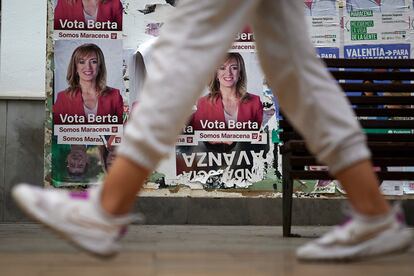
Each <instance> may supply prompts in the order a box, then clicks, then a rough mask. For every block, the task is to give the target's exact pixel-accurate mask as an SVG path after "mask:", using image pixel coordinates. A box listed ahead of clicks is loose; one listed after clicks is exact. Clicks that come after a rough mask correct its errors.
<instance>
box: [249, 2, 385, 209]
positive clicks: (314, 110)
mask: <svg viewBox="0 0 414 276" xmlns="http://www.w3.org/2000/svg"><path fill="white" fill-rule="evenodd" d="M298 2H300V1H288V0H287V1H286V0H280V1H276V2H273V1H269V2H266V1H264V2H263V3H262V5H260V7H259V12H258V14H261V15H260V16H257V17H255V26H254V27H255V28H254V31H255V35H256V39H257V44H258V45H257V47H258V52H259V56H260V61H261V64H262V66H263V69H264V71H265V75H266V78H267V80H268V82H269V84H270V86H271V87H272V89H273V91H274V92H275V93H276V94H277V97H278V100H279V102H280V105H281V108H282V110H283V111H284V113H285V114H286V116H287V117H288V118H289V120H290V122H291V123H292V124H293V125H294V126H295V128H296V129H297V130H298V131H299V132H300V133H301V134H302V135H303V137H304V138H305V140H306V142H307V145H308V147H309V149H310V150H311V152H312V153H313V154H315V156H316V157H317V158H318V160H319V161H321V162H322V163H324V164H327V165H328V166H329V168H330V171H331V173H332V174H333V175H335V176H336V177H337V178H338V180H339V181H341V184H342V185H343V186H344V189H345V190H346V191H347V193H348V197H349V199H350V201H351V204H352V205H353V206H354V208H355V209H356V210H357V211H359V212H361V213H363V214H381V213H386V212H387V211H388V210H389V205H388V203H387V202H386V201H385V199H384V197H383V196H382V195H381V194H380V192H379V189H378V180H377V178H376V176H375V174H374V170H373V168H372V167H371V165H370V162H369V158H370V153H369V151H368V149H367V147H366V145H365V136H364V134H363V133H362V130H361V128H360V126H359V124H358V122H357V120H356V118H355V116H354V114H353V112H352V109H351V107H350V105H349V104H348V102H347V100H346V97H345V95H344V94H343V93H342V92H341V90H340V88H339V86H338V85H337V84H336V83H335V82H334V81H333V80H332V78H331V77H330V75H329V73H328V72H327V70H326V68H325V67H324V66H323V65H322V63H321V62H320V60H319V59H318V58H317V57H316V54H315V52H314V48H313V45H312V43H311V41H310V39H309V37H308V34H307V32H306V28H304V26H306V22H305V19H304V16H303V4H302V3H298ZM287 30H288V32H287ZM356 173H358V174H356ZM356 175H359V177H355V176H356Z"/></svg>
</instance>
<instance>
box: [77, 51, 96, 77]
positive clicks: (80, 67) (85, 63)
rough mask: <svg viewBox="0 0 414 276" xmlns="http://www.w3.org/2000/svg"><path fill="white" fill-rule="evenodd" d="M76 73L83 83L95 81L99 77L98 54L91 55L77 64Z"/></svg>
mask: <svg viewBox="0 0 414 276" xmlns="http://www.w3.org/2000/svg"><path fill="white" fill-rule="evenodd" d="M76 72H77V73H78V76H79V79H80V80H82V81H95V80H96V76H97V75H98V57H97V55H96V53H89V54H87V55H86V56H84V57H81V58H80V59H79V61H78V62H77V63H76Z"/></svg>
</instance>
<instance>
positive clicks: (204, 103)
mask: <svg viewBox="0 0 414 276" xmlns="http://www.w3.org/2000/svg"><path fill="white" fill-rule="evenodd" d="M202 121H204V122H206V121H209V122H225V117H224V106H223V102H222V100H221V97H217V99H215V100H214V101H211V99H210V98H209V97H208V95H207V96H204V97H202V98H200V99H199V100H198V102H197V111H196V112H194V114H193V116H192V118H191V122H190V124H191V125H192V126H193V128H194V130H221V129H220V128H214V129H212V128H203V126H202ZM249 121H250V122H256V123H257V126H258V127H257V128H248V127H244V128H243V129H232V130H259V129H260V127H261V125H262V121H263V105H262V103H261V101H260V97H259V96H257V95H253V94H250V93H248V98H247V100H246V101H245V102H242V103H240V105H239V110H238V113H237V122H249ZM226 129H228V128H227V127H226Z"/></svg>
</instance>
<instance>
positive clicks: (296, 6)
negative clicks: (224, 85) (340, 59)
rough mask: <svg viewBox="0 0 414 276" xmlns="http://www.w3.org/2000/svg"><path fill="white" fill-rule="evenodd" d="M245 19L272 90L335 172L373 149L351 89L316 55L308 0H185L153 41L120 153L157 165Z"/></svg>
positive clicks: (323, 161)
mask: <svg viewBox="0 0 414 276" xmlns="http://www.w3.org/2000/svg"><path fill="white" fill-rule="evenodd" d="M247 22H249V23H250V24H251V25H252V27H253V30H254V34H255V39H256V45H257V49H258V54H259V58H260V62H261V65H262V68H263V70H264V72H265V75H266V79H267V81H268V83H269V85H270V87H271V88H272V91H274V92H275V93H276V94H277V97H278V100H279V103H280V106H281V108H282V110H283V111H284V113H285V115H286V116H287V117H288V119H289V120H290V122H291V123H292V124H293V125H294V126H295V128H296V129H297V130H298V131H299V132H300V133H301V135H303V137H304V138H305V140H306V142H307V145H308V148H309V150H310V151H311V152H312V153H313V154H315V156H316V157H317V159H318V160H319V161H320V162H322V163H324V164H326V165H328V166H329V168H330V171H331V173H333V174H335V173H337V172H338V171H340V170H342V169H345V168H347V167H348V166H350V165H352V164H354V163H355V162H358V161H361V160H365V159H368V158H369V157H370V152H369V150H368V148H367V146H366V143H365V140H366V138H365V135H364V134H363V133H362V131H361V128H360V126H359V124H358V122H357V120H356V119H355V116H354V114H353V112H352V109H351V107H350V105H349V103H348V102H347V99H346V97H345V95H344V94H343V93H342V92H341V90H340V88H339V86H338V85H337V84H336V83H335V81H334V80H332V79H331V77H330V75H329V74H328V72H327V71H326V69H325V67H324V66H323V65H322V63H321V62H320V61H319V59H318V58H317V57H316V55H315V52H314V48H313V45H312V44H311V41H310V39H309V37H308V33H307V30H306V29H307V27H306V22H305V18H304V7H303V0H226V1H223V0H204V1H202V0H181V1H180V2H179V5H178V7H177V10H176V11H175V14H174V15H173V16H172V17H171V19H170V21H169V22H167V23H166V24H165V25H164V26H163V29H162V31H161V35H160V37H159V39H158V41H157V42H156V43H155V46H154V50H153V55H152V60H151V63H150V65H149V67H148V68H147V69H148V74H147V76H148V77H147V80H146V82H145V84H144V88H143V92H142V95H141V100H140V102H139V104H138V106H137V108H136V109H135V110H134V111H133V113H132V116H131V119H130V122H129V123H128V124H127V126H126V128H125V133H124V140H123V143H122V144H121V146H120V148H119V151H118V153H119V155H121V156H124V157H126V158H128V159H130V160H132V161H134V162H136V163H137V164H139V165H141V166H144V167H146V168H148V169H154V168H155V166H156V165H157V163H158V162H159V161H160V160H161V158H163V157H164V156H165V155H167V154H168V153H169V152H170V149H171V147H172V146H173V145H174V143H175V141H176V138H177V135H179V133H180V131H181V129H182V127H183V126H184V125H185V123H186V121H187V119H188V117H189V115H190V113H191V108H192V106H193V105H194V103H195V102H196V100H197V99H198V98H199V96H200V94H201V92H202V90H203V88H204V87H205V85H206V84H207V82H208V80H209V79H210V77H211V76H212V74H213V72H214V70H215V69H216V68H217V67H218V65H219V64H220V62H222V61H223V59H224V57H225V55H226V52H227V50H228V49H229V47H230V46H231V44H232V42H233V40H234V38H235V36H236V34H237V32H239V31H240V30H241V29H242V27H244V25H245V24H246V23H247Z"/></svg>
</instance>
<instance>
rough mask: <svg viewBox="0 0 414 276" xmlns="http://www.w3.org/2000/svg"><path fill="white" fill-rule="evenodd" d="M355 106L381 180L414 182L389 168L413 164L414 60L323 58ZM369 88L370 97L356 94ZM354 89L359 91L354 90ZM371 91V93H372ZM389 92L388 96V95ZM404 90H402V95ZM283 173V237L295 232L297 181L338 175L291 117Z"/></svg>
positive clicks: (285, 129) (413, 175) (411, 175)
mask: <svg viewBox="0 0 414 276" xmlns="http://www.w3.org/2000/svg"><path fill="white" fill-rule="evenodd" d="M324 62H325V63H326V65H327V66H328V68H329V71H330V72H331V74H332V75H333V77H334V78H335V79H336V80H337V81H338V82H339V84H340V86H341V87H342V89H343V90H344V91H345V92H346V94H347V97H348V99H349V101H350V102H351V104H352V105H353V108H354V111H355V114H356V116H357V118H358V120H359V122H360V123H361V126H362V127H363V129H364V131H365V132H366V134H367V137H368V146H369V148H370V149H371V151H372V156H373V163H374V165H375V166H378V167H380V168H382V169H381V171H379V172H378V177H379V179H380V180H413V179H414V172H405V171H388V170H387V169H386V168H387V167H390V166H397V167H399V166H404V167H408V166H414V121H413V118H414V109H413V108H411V107H410V105H414V96H412V92H414V84H412V83H411V82H412V81H414V72H410V70H409V69H412V68H414V60H386V59H383V60H359V59H324ZM362 91H364V92H368V93H366V94H374V95H371V96H366V95H363V94H362V93H356V92H362ZM350 92H354V93H350ZM369 92H372V93H369ZM384 92H386V93H385V95H384ZM402 92H403V93H402ZM280 128H281V130H282V131H281V133H280V140H281V142H282V144H281V147H280V153H281V155H282V175H283V236H285V237H286V236H292V234H291V223H292V197H293V181H294V180H295V179H298V180H328V179H333V177H332V176H331V175H329V173H328V172H327V171H311V170H309V169H308V168H309V166H318V165H320V164H318V162H316V160H315V158H314V157H313V156H312V155H311V154H310V153H309V151H308V150H307V148H306V146H305V143H304V141H303V138H302V137H301V136H300V135H299V134H298V133H297V132H296V131H295V130H294V129H293V128H292V126H291V125H290V124H289V122H288V121H287V120H286V119H283V120H281V121H280Z"/></svg>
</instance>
